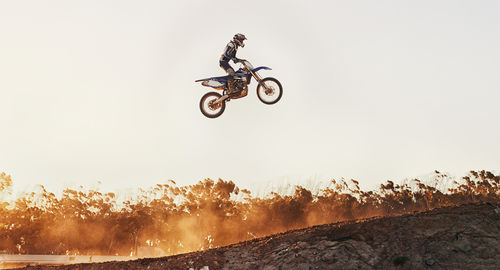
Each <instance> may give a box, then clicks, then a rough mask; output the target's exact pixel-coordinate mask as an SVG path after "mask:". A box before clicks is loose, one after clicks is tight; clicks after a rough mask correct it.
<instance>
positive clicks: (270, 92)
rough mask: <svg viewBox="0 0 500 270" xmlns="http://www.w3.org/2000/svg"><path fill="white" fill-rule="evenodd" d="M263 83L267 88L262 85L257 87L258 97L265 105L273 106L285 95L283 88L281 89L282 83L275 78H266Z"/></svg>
mask: <svg viewBox="0 0 500 270" xmlns="http://www.w3.org/2000/svg"><path fill="white" fill-rule="evenodd" d="M262 83H263V84H264V85H265V86H266V87H264V86H262V84H260V83H259V84H258V85H257V97H259V99H260V101H262V102H263V103H264V104H267V105H272V104H274V103H276V102H278V101H279V100H280V99H281V96H282V95H283V87H281V83H280V82H279V81H278V80H276V79H275V78H271V77H269V78H264V79H263V80H262Z"/></svg>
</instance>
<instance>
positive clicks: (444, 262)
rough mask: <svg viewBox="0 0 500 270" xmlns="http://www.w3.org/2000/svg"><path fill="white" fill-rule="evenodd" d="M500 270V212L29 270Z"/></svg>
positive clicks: (434, 215)
mask: <svg viewBox="0 0 500 270" xmlns="http://www.w3.org/2000/svg"><path fill="white" fill-rule="evenodd" d="M204 266H208V267H209V269H211V270H214V269H249V270H250V269H263V270H273V269H276V270H278V269H281V270H285V269H300V270H302V269H304V270H308V269H500V208H498V206H494V205H491V204H482V205H463V206H460V207H447V208H441V209H436V210H433V211H429V212H424V213H418V214H415V215H404V216H397V217H384V218H374V219H370V220H355V221H350V222H343V223H334V224H327V225H320V226H314V227H310V228H306V229H301V230H296V231H290V232H286V233H282V234H277V235H271V236H268V237H265V238H260V239H254V240H251V241H247V242H242V243H238V244H234V245H230V246H226V247H220V248H216V249H212V250H208V251H204V252H193V253H188V254H181V255H176V256H170V257H163V258H151V259H141V260H136V261H129V262H109V263H99V264H78V265H68V266H60V267H48V266H31V267H26V268H23V269H61V270H63V269H72V270H76V269H78V270H100V269H103V270H104V269H106V270H118V269H148V270H157V269H158V270H159V269H162V270H163V269H183V270H186V269H189V268H193V269H202V268H203V267H204Z"/></svg>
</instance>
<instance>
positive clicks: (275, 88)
mask: <svg viewBox="0 0 500 270" xmlns="http://www.w3.org/2000/svg"><path fill="white" fill-rule="evenodd" d="M237 62H239V63H241V64H242V66H243V68H240V69H238V70H237V71H236V73H235V74H236V76H237V79H236V80H235V82H234V84H235V89H236V91H234V92H231V93H230V94H228V92H229V91H228V79H229V78H230V75H227V76H221V77H211V78H206V79H200V80H196V81H195V82H201V85H203V86H207V87H211V88H214V89H216V90H222V95H221V94H219V93H217V92H208V93H206V94H205V95H203V97H202V98H201V100H200V110H201V113H203V115H205V116H206V117H208V118H217V117H219V116H221V114H222V113H223V112H224V110H225V109H226V102H229V101H230V100H231V99H238V98H242V97H245V96H246V95H247V94H248V85H249V84H250V81H251V79H252V77H253V78H255V80H256V81H257V83H258V84H257V97H258V98H259V99H260V101H262V102H263V103H264V104H267V105H271V104H275V103H276V102H278V101H279V100H280V99H281V96H282V95H283V87H282V86H281V83H280V82H279V81H278V80H276V79H275V78H271V77H267V78H261V77H260V75H259V74H258V73H257V72H258V71H259V70H271V68H268V67H257V68H254V67H253V66H252V64H250V62H248V61H247V60H243V59H238V60H237Z"/></svg>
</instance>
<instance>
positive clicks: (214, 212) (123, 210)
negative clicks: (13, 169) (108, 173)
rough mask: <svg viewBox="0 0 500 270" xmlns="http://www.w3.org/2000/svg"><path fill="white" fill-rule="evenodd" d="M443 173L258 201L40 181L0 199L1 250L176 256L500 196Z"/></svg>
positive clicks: (205, 185)
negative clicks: (48, 185) (58, 187)
mask: <svg viewBox="0 0 500 270" xmlns="http://www.w3.org/2000/svg"><path fill="white" fill-rule="evenodd" d="M450 179H451V178H450V177H448V176H447V175H445V174H441V173H439V172H437V171H436V175H435V178H434V183H431V184H429V183H427V184H426V183H423V182H422V181H420V180H418V179H413V180H411V181H409V182H408V183H403V184H395V183H394V182H392V181H387V182H386V183H385V184H382V185H380V189H379V190H378V191H363V190H361V189H360V188H359V183H358V182H357V181H355V180H350V181H349V182H347V181H345V180H344V179H341V180H339V181H335V180H332V182H331V185H330V186H328V187H326V188H324V189H322V190H320V191H319V192H318V193H317V194H313V193H312V192H311V191H310V190H308V189H306V188H304V187H301V186H296V187H295V193H294V194H293V195H281V194H278V193H273V192H272V193H270V194H269V195H268V196H266V197H263V198H260V197H252V195H251V193H250V192H249V191H248V190H240V189H239V188H238V187H237V186H236V185H235V184H234V183H233V182H232V181H223V180H220V179H219V180H218V181H213V180H210V179H206V180H204V181H200V182H199V183H197V184H195V185H190V186H177V185H176V184H175V182H173V181H171V182H170V183H168V184H162V185H157V186H155V187H152V188H150V189H147V190H141V192H140V193H139V195H138V196H137V198H135V199H134V200H128V201H125V202H123V203H118V202H117V201H116V197H115V194H113V193H101V192H99V191H98V190H90V191H82V190H71V189H66V190H64V192H63V194H62V196H61V197H57V196H55V195H54V194H53V193H51V192H49V191H47V190H45V189H44V188H43V187H40V189H39V190H38V191H36V192H32V193H29V194H25V195H24V196H22V197H20V198H18V199H17V200H15V202H12V203H10V204H8V203H6V202H2V201H0V250H6V251H7V252H9V253H13V254H17V253H20V254H28V253H29V254H94V255H95V254H100V255H129V254H133V253H134V252H136V248H137V247H138V246H152V247H160V248H161V249H163V250H164V251H165V254H176V253H181V252H187V251H194V250H203V249H208V248H212V247H216V246H222V245H227V244H231V243H236V242H239V241H244V240H248V239H252V238H255V237H260V236H265V235H269V234H273V233H278V232H283V231H287V230H290V229H296V228H302V227H307V226H311V225H317V224H324V223H330V222H337V221H343V220H349V219H357V218H368V217H373V216H387V215H400V214H406V213H414V212H416V211H424V210H430V209H434V208H438V207H443V206H454V205H461V204H467V203H485V202H489V203H494V204H497V203H499V202H500V200H499V192H500V189H499V182H500V176H498V175H494V174H493V173H491V172H488V171H480V172H475V171H471V172H470V174H469V175H467V176H464V177H463V178H461V179H460V180H458V181H454V182H453V184H452V186H451V187H449V188H448V189H447V190H442V189H440V188H437V187H438V186H439V185H440V183H443V182H446V181H448V182H449V181H450ZM11 185H12V180H11V178H10V176H8V175H6V174H5V173H2V174H0V199H1V198H2V194H3V193H6V192H9V188H10V187H11ZM235 198H237V199H235Z"/></svg>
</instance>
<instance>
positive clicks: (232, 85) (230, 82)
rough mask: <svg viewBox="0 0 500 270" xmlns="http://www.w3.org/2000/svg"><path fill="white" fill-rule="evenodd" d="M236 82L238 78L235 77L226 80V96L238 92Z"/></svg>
mask: <svg viewBox="0 0 500 270" xmlns="http://www.w3.org/2000/svg"><path fill="white" fill-rule="evenodd" d="M237 80H238V77H237V76H236V75H234V76H230V77H229V78H228V79H227V89H228V91H227V94H228V95H231V94H233V93H236V92H238V89H236V81H237Z"/></svg>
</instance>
